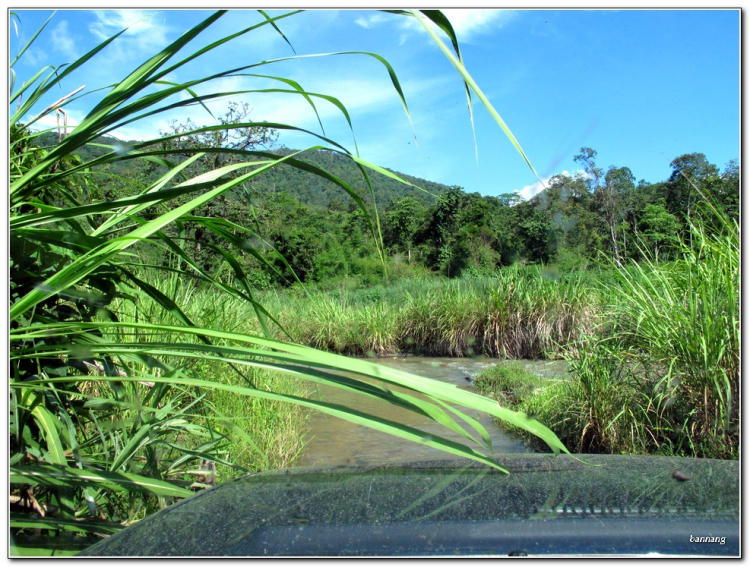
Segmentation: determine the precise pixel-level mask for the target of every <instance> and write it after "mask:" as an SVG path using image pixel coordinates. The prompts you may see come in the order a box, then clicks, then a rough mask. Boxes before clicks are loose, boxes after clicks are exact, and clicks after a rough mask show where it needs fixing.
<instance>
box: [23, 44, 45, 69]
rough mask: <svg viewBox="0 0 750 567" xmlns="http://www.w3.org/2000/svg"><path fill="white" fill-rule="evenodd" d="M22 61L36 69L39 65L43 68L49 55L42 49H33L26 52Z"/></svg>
mask: <svg viewBox="0 0 750 567" xmlns="http://www.w3.org/2000/svg"><path fill="white" fill-rule="evenodd" d="M21 59H22V60H23V61H24V63H27V64H29V65H31V66H32V67H35V66H37V65H39V66H41V65H42V64H43V63H45V62H46V61H47V59H48V57H47V54H46V53H45V52H44V51H42V50H41V49H36V48H34V47H32V48H30V49H27V50H26V52H25V53H24V54H23V56H22V57H21Z"/></svg>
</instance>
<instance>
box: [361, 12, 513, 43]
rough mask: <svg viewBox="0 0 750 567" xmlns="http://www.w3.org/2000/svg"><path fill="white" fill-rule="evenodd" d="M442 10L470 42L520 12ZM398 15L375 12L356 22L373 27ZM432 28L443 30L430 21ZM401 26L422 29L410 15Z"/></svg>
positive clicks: (440, 32) (459, 32)
mask: <svg viewBox="0 0 750 567" xmlns="http://www.w3.org/2000/svg"><path fill="white" fill-rule="evenodd" d="M442 12H443V13H444V14H445V15H446V16H447V17H448V19H449V20H450V22H451V25H452V26H453V29H454V30H455V32H456V35H457V36H458V40H459V42H466V43H470V42H471V41H472V40H473V39H474V37H475V36H477V35H480V34H487V33H491V32H493V31H495V30H497V29H500V28H501V27H503V26H504V25H505V24H506V23H508V22H509V21H511V20H513V19H514V18H516V16H517V15H518V12H517V11H515V10H479V9H463V8H461V9H459V8H455V9H444V10H442ZM394 17H396V16H389V15H387V14H383V13H373V14H369V15H366V16H360V17H359V18H357V19H356V20H354V22H355V23H356V24H358V25H360V26H362V27H363V28H368V29H369V28H372V27H375V26H377V25H380V24H382V23H384V22H393V18H394ZM430 25H431V26H432V28H433V29H434V30H435V31H437V32H438V33H439V34H441V35H442V34H443V32H442V30H440V28H438V27H437V26H436V25H435V24H433V23H432V22H430ZM399 27H400V28H402V29H405V30H410V31H421V30H422V24H420V23H419V22H418V21H417V20H416V19H414V18H409V17H400V18H399ZM405 41H406V35H402V36H401V44H403V43H404V42H405Z"/></svg>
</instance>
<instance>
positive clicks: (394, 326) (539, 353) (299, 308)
mask: <svg viewBox="0 0 750 567" xmlns="http://www.w3.org/2000/svg"><path fill="white" fill-rule="evenodd" d="M365 291H366V292H367V293H365ZM602 291H603V289H602V287H601V286H597V285H596V283H595V282H594V281H593V280H592V279H591V278H590V277H587V276H586V275H584V274H571V275H570V276H567V277H565V278H558V279H552V278H549V277H547V276H546V275H545V272H544V271H543V270H542V269H541V268H538V267H533V266H516V267H510V268H506V269H503V270H499V271H498V272H497V273H496V274H495V276H494V277H489V278H487V277H485V278H464V279H454V280H447V279H443V278H433V279H421V280H414V281H405V282H398V283H395V284H392V285H389V286H382V287H377V288H372V289H370V290H358V291H344V290H341V291H337V292H327V293H325V292H311V293H310V294H309V295H299V294H296V293H294V292H273V293H270V294H268V295H266V296H265V297H263V301H264V302H265V303H264V304H266V305H268V306H269V310H270V311H271V312H272V313H274V314H275V315H276V316H277V318H278V321H279V323H280V324H281V325H282V327H283V328H284V329H285V331H286V332H288V333H289V334H290V335H291V336H292V337H293V338H294V340H296V341H298V342H300V343H302V344H306V345H309V346H314V347H316V348H321V349H326V350H330V351H333V352H338V353H342V354H349V355H355V356H356V355H358V356H364V355H368V354H370V355H389V354H396V353H399V352H409V353H414V354H423V355H432V356H473V355H485V356H491V357H500V358H550V357H551V358H559V357H561V356H562V354H563V353H564V352H565V351H566V349H567V348H568V345H571V344H574V343H575V342H576V341H578V340H580V339H581V338H582V337H583V336H585V335H586V334H587V333H593V332H594V330H595V329H596V328H597V326H598V325H599V323H600V317H599V314H600V313H601V311H602V307H601V298H602ZM274 332H276V333H281V331H280V330H278V329H277V330H276V331H274Z"/></svg>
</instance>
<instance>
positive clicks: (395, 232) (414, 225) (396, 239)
mask: <svg viewBox="0 0 750 567" xmlns="http://www.w3.org/2000/svg"><path fill="white" fill-rule="evenodd" d="M424 211H425V207H424V205H423V204H422V203H421V202H420V201H418V200H417V199H415V198H414V197H404V198H403V199H399V200H398V201H394V202H392V203H391V204H390V205H388V206H387V207H386V209H385V219H384V230H383V240H384V244H385V246H387V247H391V248H392V249H395V250H397V251H399V252H406V254H407V257H408V259H409V263H411V251H412V248H413V246H414V237H415V235H416V233H417V230H418V229H419V226H420V224H421V222H422V217H423V216H424Z"/></svg>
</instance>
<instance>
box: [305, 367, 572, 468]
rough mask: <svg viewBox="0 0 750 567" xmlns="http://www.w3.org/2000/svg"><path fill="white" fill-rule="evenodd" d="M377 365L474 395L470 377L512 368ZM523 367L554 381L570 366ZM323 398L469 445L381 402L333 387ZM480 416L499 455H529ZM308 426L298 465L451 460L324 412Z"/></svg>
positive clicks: (320, 390) (516, 440)
mask: <svg viewBox="0 0 750 567" xmlns="http://www.w3.org/2000/svg"><path fill="white" fill-rule="evenodd" d="M375 362H377V364H382V365H383V366H388V367H391V368H396V369H398V370H403V371H405V372H411V373H412V374H417V375H419V376H425V377H427V378H434V379H435V380H441V381H443V382H448V383H450V384H455V385H457V386H458V387H459V388H463V389H466V390H470V391H473V388H472V386H471V380H470V379H471V378H473V377H474V376H476V375H477V374H479V373H480V372H481V371H482V370H483V369H485V368H487V367H488V366H492V365H502V364H508V363H510V362H512V361H501V360H497V359H492V358H439V357H437V358H433V357H407V358H404V357H393V358H379V359H377V360H376V361H375ZM519 362H521V363H522V364H524V366H526V368H527V369H528V370H530V371H532V372H534V373H536V374H539V375H540V376H543V377H545V378H550V379H554V378H560V377H562V376H563V375H564V374H565V372H566V370H567V367H568V366H567V363H566V362H564V361H545V360H522V361H519ZM467 377H468V378H469V379H467ZM318 395H319V396H320V399H322V400H324V401H327V402H332V403H337V404H343V405H347V406H350V407H356V408H357V409H359V410H361V411H364V412H367V413H371V414H374V415H377V416H379V417H383V418H387V419H390V420H393V421H397V422H399V423H404V424H407V425H410V426H412V427H416V428H418V429H420V430H422V431H425V432H427V433H431V434H434V435H439V436H441V437H445V438H447V439H451V440H453V441H457V442H464V441H466V440H465V439H464V438H463V437H461V436H459V435H458V434H455V433H454V432H452V431H450V430H448V429H446V428H444V427H442V426H440V425H438V424H437V423H435V422H434V421H432V420H430V419H428V418H426V417H423V416H420V415H418V414H415V413H412V412H410V411H408V410H405V409H403V408H399V407H395V406H391V405H389V404H386V403H385V402H382V401H380V400H376V399H373V398H368V397H367V396H362V395H358V394H354V393H351V392H347V391H345V390H341V389H339V388H334V387H319V388H318ZM462 409H463V408H462ZM477 414H478V412H474V413H472V414H470V415H471V416H472V417H474V418H476V419H477V420H478V421H479V422H480V423H481V424H482V425H484V427H485V428H486V429H487V432H488V433H489V434H490V438H491V439H492V447H493V449H494V452H495V454H503V453H526V452H529V449H528V448H527V447H525V446H524V445H523V443H522V442H521V440H520V439H519V438H518V437H516V436H515V435H512V434H510V433H508V432H506V431H504V430H503V429H502V428H501V427H499V426H497V425H496V424H495V423H494V421H493V420H492V417H491V416H489V415H487V414H486V413H480V414H478V415H477ZM309 426H310V430H309V433H308V435H307V448H306V450H305V453H304V455H303V456H302V458H301V459H300V460H299V461H298V465H300V466H312V465H317V466H339V465H375V464H383V463H397V462H405V461H417V460H429V459H441V458H446V456H447V454H446V453H444V452H442V451H439V450H437V449H433V448H432V447H428V446H427V445H422V444H420V443H412V442H410V441H406V440H402V439H399V438H396V437H393V436H391V435H388V434H386V433H381V432H379V431H375V430H373V429H370V428H368V427H364V426H361V425H356V424H353V423H350V422H348V421H344V420H342V419H338V418H335V417H331V416H327V415H325V414H322V413H319V412H315V413H314V414H313V415H312V416H311V418H310V421H309Z"/></svg>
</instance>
